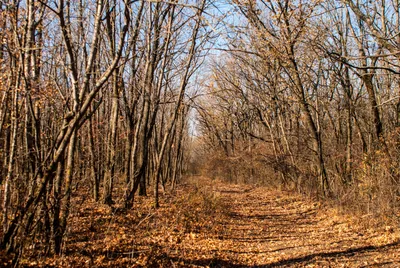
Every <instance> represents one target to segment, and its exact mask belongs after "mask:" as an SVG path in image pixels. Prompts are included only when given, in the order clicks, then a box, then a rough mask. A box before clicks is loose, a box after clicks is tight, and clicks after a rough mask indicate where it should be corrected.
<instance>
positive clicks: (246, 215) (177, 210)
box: [22, 177, 400, 267]
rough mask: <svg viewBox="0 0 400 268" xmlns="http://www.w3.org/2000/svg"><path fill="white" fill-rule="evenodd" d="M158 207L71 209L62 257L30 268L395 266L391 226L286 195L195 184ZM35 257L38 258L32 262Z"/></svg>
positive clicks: (399, 260) (144, 202)
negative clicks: (366, 221)
mask: <svg viewBox="0 0 400 268" xmlns="http://www.w3.org/2000/svg"><path fill="white" fill-rule="evenodd" d="M161 204H162V205H161V208H159V209H157V210H156V209H154V208H153V207H152V199H151V198H150V197H140V198H138V200H137V202H136V203H135V207H134V208H133V209H132V210H128V211H124V210H120V209H111V208H109V207H107V206H105V205H100V204H97V203H94V202H86V203H81V205H76V206H75V207H74V210H73V213H72V214H71V219H70V225H69V230H68V233H67V237H66V244H65V248H64V251H63V252H64V254H63V256H61V257H52V258H43V257H40V255H38V254H37V253H35V252H32V255H31V257H30V258H28V259H24V260H22V265H23V266H27V267H29V266H31V267H32V266H34V267H38V266H39V267H40V266H42V267H45V266H46V267H243V266H244V267H246V266H247V267H251V266H272V267H274V266H293V267H304V266H308V267H324V266H329V265H330V266H335V267H336V266H342V267H358V266H365V265H375V264H381V265H388V266H391V265H393V266H394V267H395V266H398V265H399V264H400V253H399V248H400V245H399V242H398V241H400V240H399V238H400V234H399V231H398V230H397V228H396V227H395V226H390V225H384V226H381V227H380V226H373V228H367V229H366V228H365V225H363V221H362V220H359V219H357V218H354V217H350V216H346V215H341V214H339V213H337V211H336V210H335V209H331V208H327V207H326V206H324V205H322V204H321V203H318V202H312V201H310V200H305V199H304V198H301V197H299V196H297V195H294V194H292V193H287V192H279V191H274V190H268V189H266V188H252V187H250V186H245V185H228V184H224V183H222V182H216V181H214V182H211V180H208V179H206V178H200V177H194V178H192V179H191V180H190V181H189V182H188V183H187V184H184V185H181V186H180V188H179V189H178V190H177V192H176V193H175V194H174V195H170V194H166V195H164V196H163V197H162V201H161ZM38 256H39V257H38Z"/></svg>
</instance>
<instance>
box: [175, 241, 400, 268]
mask: <svg viewBox="0 0 400 268" xmlns="http://www.w3.org/2000/svg"><path fill="white" fill-rule="evenodd" d="M399 245H400V240H398V241H396V242H393V243H390V244H386V245H382V246H364V247H357V248H350V249H346V250H340V251H332V252H319V253H313V254H309V255H305V256H300V257H295V258H289V259H284V260H280V261H277V262H273V263H269V264H263V265H241V264H237V263H234V262H231V261H229V260H222V259H218V258H210V259H200V260H188V259H179V258H171V259H170V260H171V262H172V263H174V262H176V263H181V264H182V263H184V264H185V265H195V266H200V267H215V268H219V267H221V268H223V267H227V268H228V267H233V268H236V267H243V268H250V267H251V268H261V267H266V268H267V267H288V266H299V265H306V264H309V263H310V262H312V261H313V260H314V259H317V258H318V259H319V260H321V259H328V260H329V259H332V258H334V259H336V258H341V257H349V256H354V255H356V254H364V253H368V252H374V251H382V250H389V249H391V248H393V247H396V246H399ZM390 264H394V263H392V262H383V263H375V265H378V266H379V265H390Z"/></svg>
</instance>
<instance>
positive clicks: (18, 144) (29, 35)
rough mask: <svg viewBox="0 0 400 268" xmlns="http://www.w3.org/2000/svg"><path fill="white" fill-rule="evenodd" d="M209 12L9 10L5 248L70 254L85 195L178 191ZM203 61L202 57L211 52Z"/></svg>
mask: <svg viewBox="0 0 400 268" xmlns="http://www.w3.org/2000/svg"><path fill="white" fill-rule="evenodd" d="M208 5H209V4H208V2H207V1H206V0H202V1H188V2H185V3H183V2H182V3H180V2H178V1H172V2H163V1H154V2H152V1H122V0H121V1H120V0H104V1H103V0H99V1H83V0H80V1H69V0H58V1H37V0H28V1H6V2H2V3H1V4H0V12H1V16H0V36H1V47H0V48H1V50H0V53H1V54H0V66H1V79H0V81H1V82H0V94H1V96H0V98H1V104H0V120H1V121H0V130H1V131H0V142H1V146H0V148H1V149H0V158H1V159H0V161H1V162H0V166H1V169H0V173H1V176H0V177H1V181H0V183H1V193H2V195H1V202H2V203H1V208H2V216H1V221H2V232H1V234H2V236H1V237H2V239H1V244H0V245H1V248H3V249H7V250H8V251H13V252H19V253H21V252H22V250H23V249H24V248H26V247H28V246H30V245H37V246H40V247H43V250H44V252H46V253H50V252H53V253H56V254H60V253H61V252H62V248H63V237H64V235H65V232H66V230H67V224H68V217H69V214H70V211H71V198H72V194H73V192H74V191H75V190H76V189H78V188H81V187H82V185H85V187H89V188H90V192H91V194H90V195H91V196H92V197H93V198H94V199H95V200H98V201H101V202H104V203H106V204H109V205H112V204H114V203H115V202H116V201H115V199H114V197H113V195H114V194H115V192H116V189H115V187H114V186H115V185H116V184H118V189H121V190H119V194H122V195H123V196H124V200H123V201H122V202H123V204H122V205H123V206H124V207H126V208H130V207H131V206H132V204H133V197H134V195H135V193H136V192H137V190H138V189H140V194H143V195H145V194H146V192H147V188H148V185H149V183H150V182H152V183H153V185H154V189H155V192H156V197H155V198H156V199H155V205H156V206H158V185H159V184H160V183H161V184H162V186H163V187H165V185H166V184H167V183H170V184H171V185H175V183H176V182H177V181H178V180H179V178H180V174H181V173H182V170H183V167H184V164H183V161H184V157H183V155H184V150H185V147H186V143H185V136H186V135H187V115H188V110H189V108H188V104H187V100H186V93H187V88H188V87H189V86H190V80H191V77H192V75H193V74H194V72H195V71H196V70H197V69H198V67H199V64H200V63H201V61H199V60H198V59H199V57H200V56H201V57H203V56H204V54H205V53H204V52H206V50H204V48H205V47H206V46H207V40H208V39H209V38H210V32H209V30H207V25H206V24H205V23H204V22H203V12H204V11H205V10H206V9H207V8H208ZM201 52H202V54H200V53H201Z"/></svg>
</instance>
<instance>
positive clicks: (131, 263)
mask: <svg viewBox="0 0 400 268" xmlns="http://www.w3.org/2000/svg"><path fill="white" fill-rule="evenodd" d="M85 195H86V192H85V191H84V190H83V189H81V190H79V189H78V191H77V192H76V193H75V194H74V197H73V200H72V201H73V209H72V212H71V214H70V218H69V225H68V226H69V227H68V230H67V234H66V237H65V243H64V245H63V251H62V255H61V256H44V255H43V254H42V252H39V248H38V249H30V250H29V252H26V254H24V256H23V258H21V259H20V262H19V264H20V266H22V267H170V266H171V265H172V264H173V262H176V261H178V260H179V255H180V251H181V247H182V246H181V243H183V241H185V240H188V239H193V238H194V237H196V236H198V235H199V234H200V233H203V232H205V231H207V232H210V231H211V232H212V231H213V230H214V229H217V228H220V227H219V225H218V222H217V217H218V215H223V214H224V213H225V211H226V205H225V203H224V202H223V200H222V199H221V198H220V196H219V195H217V194H215V193H213V192H212V185H211V184H210V182H209V180H206V179H203V178H201V177H195V178H192V179H191V181H190V182H189V183H184V184H182V185H179V186H178V188H177V190H176V192H174V193H164V194H161V196H160V204H161V207H160V208H158V209H155V208H154V206H153V196H147V197H137V198H136V201H135V204H134V208H133V209H130V210H124V209H122V208H119V207H118V206H114V207H113V208H111V207H109V206H106V205H103V204H99V203H96V202H94V201H90V200H89V201H86V202H82V198H84V197H85ZM116 198H118V197H117V196H116ZM9 265H10V259H9V258H7V259H2V258H1V252H0V267H3V266H5V267H7V266H9Z"/></svg>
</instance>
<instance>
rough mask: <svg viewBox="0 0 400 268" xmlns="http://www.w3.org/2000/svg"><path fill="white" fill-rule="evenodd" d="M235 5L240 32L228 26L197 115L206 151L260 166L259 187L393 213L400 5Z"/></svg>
mask: <svg viewBox="0 0 400 268" xmlns="http://www.w3.org/2000/svg"><path fill="white" fill-rule="evenodd" d="M232 5H233V9H232V10H236V11H237V12H236V13H235V14H236V16H240V17H241V18H242V19H243V20H242V21H240V20H232V21H227V23H228V24H229V25H228V26H229V29H232V33H230V34H228V35H227V38H226V40H227V41H228V42H229V48H227V49H224V51H225V52H222V53H221V54H222V56H221V57H220V60H216V61H215V63H214V69H213V74H212V75H211V76H210V81H209V83H208V94H207V95H206V96H205V97H204V98H203V100H202V102H199V106H200V107H198V108H197V111H198V122H199V124H200V127H199V131H200V132H201V135H200V137H201V138H200V139H201V140H202V141H203V146H205V148H209V149H208V150H212V151H213V152H214V153H213V155H214V156H215V155H216V154H215V151H218V150H219V151H220V152H225V155H226V156H225V157H221V156H218V157H219V158H218V159H225V160H224V161H228V162H229V161H230V162H231V163H235V159H237V158H240V159H242V160H241V163H245V162H246V161H250V162H251V163H252V165H251V166H252V167H254V166H255V165H258V167H257V169H255V170H253V172H257V173H258V177H260V179H261V178H264V179H261V180H268V179H267V178H266V177H268V176H269V177H271V176H272V175H273V174H274V173H278V174H279V176H280V178H281V179H282V182H283V183H284V184H286V185H295V186H296V187H297V188H298V189H299V190H301V191H309V190H310V189H312V190H311V191H312V192H318V193H319V194H321V195H331V196H335V197H337V198H339V199H341V198H342V197H343V196H346V198H350V196H352V197H351V198H354V199H356V200H359V201H361V200H362V202H359V201H357V204H363V203H364V204H366V203H368V204H369V205H370V203H371V202H375V204H377V203H379V202H380V201H378V200H379V199H380V200H383V199H384V200H386V201H387V202H388V203H390V204H392V205H394V204H397V203H396V202H397V201H396V200H397V197H396V195H397V194H398V189H399V185H398V179H397V178H398V176H399V173H398V169H397V166H398V153H399V151H398V145H397V143H398V139H397V135H398V129H397V127H398V123H397V122H398V119H397V118H398V115H397V114H398V100H399V96H398V90H397V89H396V88H397V87H398V82H399V78H398V68H397V66H398V63H399V62H398V61H399V58H398V54H399V53H400V50H399V47H398V40H399V39H398V38H399V37H398V32H399V30H400V28H399V16H398V15H399V10H398V2H397V1H375V2H365V3H364V2H358V1H342V2H337V1H291V0H280V1H233V3H232ZM235 21H239V22H236V24H235ZM208 102H209V103H212V105H210V104H208ZM211 107H212V109H213V112H211V111H210V110H211ZM232 141H234V142H232ZM228 147H229V153H228ZM249 150H251V151H252V154H251V159H252V160H249V157H250V156H249V155H248V151H249ZM246 159H247V160H246ZM221 161H222V160H221ZM214 163H215V159H214V161H213V164H214ZM220 163H221V165H223V164H222V163H223V162H220ZM255 163H258V164H255ZM227 166H231V165H229V164H228V165H227ZM260 166H261V167H260ZM213 170H216V168H215V167H214V169H213ZM262 170H264V173H263V171H262ZM268 170H269V171H268ZM224 173H225V174H224ZM227 173H228V174H229V171H228V172H227V171H226V170H224V171H221V172H220V173H219V176H222V177H226V178H227V177H228V178H229V177H231V176H230V175H227ZM241 176H242V177H243V178H244V179H245V180H247V178H248V175H243V174H242V175H241ZM316 178H319V179H318V180H316ZM270 180H271V179H270ZM364 201H365V202H364ZM386 201H385V202H386ZM369 205H368V207H370V206H369ZM392 205H391V206H392ZM360 206H362V205H360ZM366 206H367V205H366ZM386 208H387V209H389V208H390V206H387V207H386Z"/></svg>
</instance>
